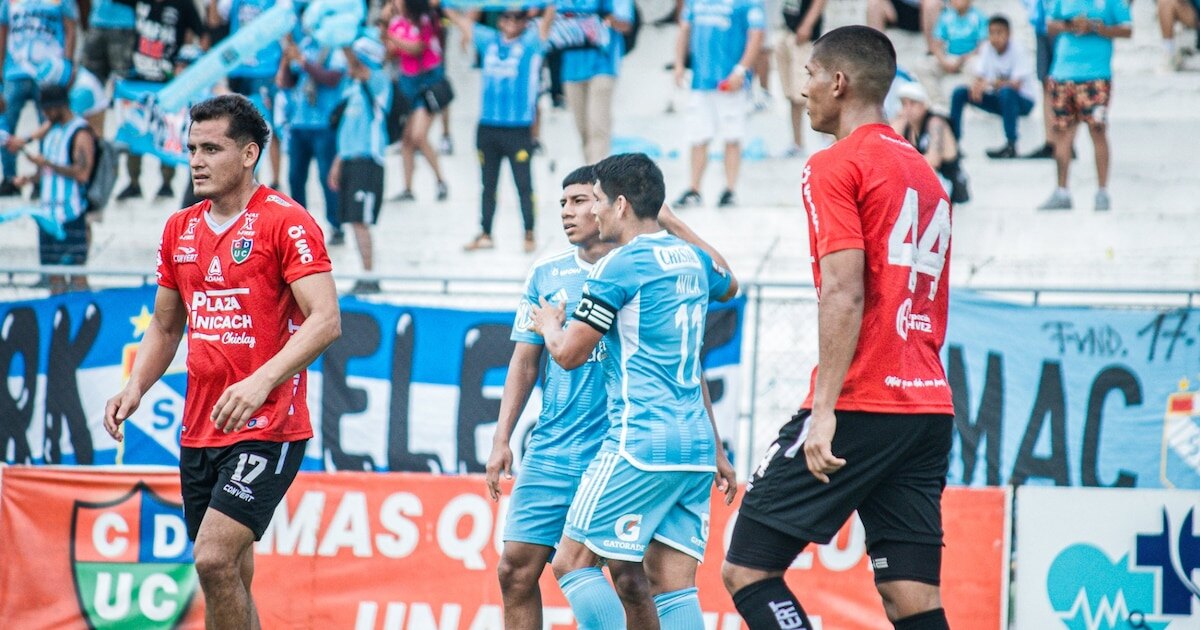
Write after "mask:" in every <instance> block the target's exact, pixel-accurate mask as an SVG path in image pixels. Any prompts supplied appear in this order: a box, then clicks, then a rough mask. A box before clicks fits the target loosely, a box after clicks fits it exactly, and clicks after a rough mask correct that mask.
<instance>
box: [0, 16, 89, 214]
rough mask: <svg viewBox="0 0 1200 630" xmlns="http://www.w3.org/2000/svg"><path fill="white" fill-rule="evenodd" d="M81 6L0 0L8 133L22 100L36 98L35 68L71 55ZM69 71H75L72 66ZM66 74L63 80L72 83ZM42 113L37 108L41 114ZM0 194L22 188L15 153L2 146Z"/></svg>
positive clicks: (1, 104) (2, 104)
mask: <svg viewBox="0 0 1200 630" xmlns="http://www.w3.org/2000/svg"><path fill="white" fill-rule="evenodd" d="M78 21H79V9H78V7H77V6H76V4H75V0H23V1H22V2H11V1H9V0H4V2H0V41H2V42H3V45H2V46H0V65H3V67H4V91H3V92H4V93H3V97H2V98H0V111H3V112H4V117H3V119H0V126H2V127H3V130H4V131H5V132H7V133H10V134H11V133H13V132H15V131H16V129H17V122H18V121H19V120H20V119H21V112H22V110H24V109H25V105H26V104H27V103H30V102H36V100H37V96H38V94H37V90H38V84H37V69H38V67H39V66H41V65H42V64H43V63H44V62H47V61H51V60H55V59H67V60H70V59H74V58H75V35H76V24H77V23H78ZM72 74H73V72H72ZM70 82H71V79H70V78H67V80H66V81H65V83H68V84H69V83H70ZM39 116H40V114H39ZM0 168H2V170H3V173H4V180H3V181H2V182H0V197H7V196H13V195H18V194H20V192H21V191H20V189H19V188H18V187H17V186H16V185H15V184H14V182H13V177H15V176H16V173H17V156H16V155H13V154H11V153H9V152H7V151H0Z"/></svg>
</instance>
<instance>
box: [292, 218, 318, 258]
mask: <svg viewBox="0 0 1200 630" xmlns="http://www.w3.org/2000/svg"><path fill="white" fill-rule="evenodd" d="M287 235H288V237H289V238H291V239H292V244H293V245H295V246H296V253H297V254H299V255H300V264H302V265H307V264H309V263H311V262H312V261H313V260H316V257H315V256H313V253H312V248H310V247H309V246H308V238H307V237H306V235H305V232H304V226H302V225H293V226H291V227H289V228H288V230H287Z"/></svg>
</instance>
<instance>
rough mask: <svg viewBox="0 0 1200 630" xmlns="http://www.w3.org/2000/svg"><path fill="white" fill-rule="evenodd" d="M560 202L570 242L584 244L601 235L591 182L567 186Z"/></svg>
mask: <svg viewBox="0 0 1200 630" xmlns="http://www.w3.org/2000/svg"><path fill="white" fill-rule="evenodd" d="M558 202H559V204H560V205H562V226H563V232H564V233H566V235H567V241H568V242H569V243H571V244H572V245H583V244H586V243H590V242H592V241H595V240H596V239H598V238H599V237H600V228H599V227H598V226H597V225H596V215H594V214H592V205H593V204H594V203H595V202H596V196H595V195H594V194H592V186H591V184H571V185H570V186H567V187H566V188H564V189H563V195H562V199H559V200H558Z"/></svg>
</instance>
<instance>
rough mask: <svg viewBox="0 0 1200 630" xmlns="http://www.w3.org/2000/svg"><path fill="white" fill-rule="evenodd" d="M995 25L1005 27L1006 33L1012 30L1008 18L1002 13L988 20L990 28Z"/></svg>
mask: <svg viewBox="0 0 1200 630" xmlns="http://www.w3.org/2000/svg"><path fill="white" fill-rule="evenodd" d="M993 24H999V25H1001V26H1003V27H1004V30H1006V31H1011V30H1012V25H1011V24H1009V23H1008V18H1006V17H1004V14H1002V13H997V14H996V15H993V16H992V19H990V20H988V26H991V25H993Z"/></svg>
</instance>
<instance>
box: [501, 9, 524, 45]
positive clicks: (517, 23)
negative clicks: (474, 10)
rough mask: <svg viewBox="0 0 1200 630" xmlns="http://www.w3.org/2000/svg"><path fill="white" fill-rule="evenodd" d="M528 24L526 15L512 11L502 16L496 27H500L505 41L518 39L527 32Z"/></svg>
mask: <svg viewBox="0 0 1200 630" xmlns="http://www.w3.org/2000/svg"><path fill="white" fill-rule="evenodd" d="M526 24H527V22H526V19H525V14H524V13H520V12H511V11H510V12H507V13H502V14H500V19H499V20H498V21H497V23H496V26H498V27H500V29H499V30H500V34H502V35H504V38H505V39H516V38H517V37H519V36H520V35H521V33H524V32H525V25H526Z"/></svg>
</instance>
